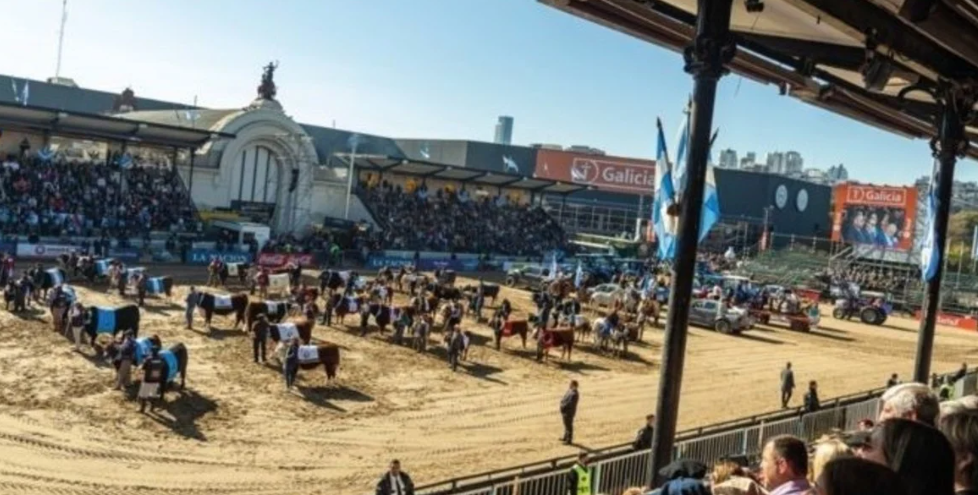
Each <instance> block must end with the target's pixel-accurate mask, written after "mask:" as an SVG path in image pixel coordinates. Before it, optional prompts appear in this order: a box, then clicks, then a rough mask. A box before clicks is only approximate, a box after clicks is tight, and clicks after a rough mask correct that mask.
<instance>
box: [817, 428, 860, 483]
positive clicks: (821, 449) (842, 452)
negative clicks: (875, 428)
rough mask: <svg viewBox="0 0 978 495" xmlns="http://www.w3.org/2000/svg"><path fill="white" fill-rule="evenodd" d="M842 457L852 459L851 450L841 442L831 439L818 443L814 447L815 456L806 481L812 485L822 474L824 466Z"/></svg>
mask: <svg viewBox="0 0 978 495" xmlns="http://www.w3.org/2000/svg"><path fill="white" fill-rule="evenodd" d="M842 457H852V450H851V449H850V448H849V447H848V446H847V445H846V444H845V443H843V442H842V441H841V440H837V439H834V438H833V439H830V440H825V441H823V442H819V443H818V444H817V445H816V446H815V455H813V456H812V469H811V471H810V472H809V476H808V480H809V481H811V482H813V483H814V482H815V481H816V480H818V477H819V476H820V475H821V474H822V470H823V469H825V465H826V464H828V463H829V462H831V461H833V460H835V459H839V458H842Z"/></svg>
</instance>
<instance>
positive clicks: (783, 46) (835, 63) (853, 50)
mask: <svg viewBox="0 0 978 495" xmlns="http://www.w3.org/2000/svg"><path fill="white" fill-rule="evenodd" d="M736 35H737V37H738V38H740V39H742V40H745V41H749V42H751V43H756V44H758V45H762V46H766V47H768V48H771V49H774V50H777V51H778V52H781V53H783V54H785V55H789V56H791V57H795V58H798V59H808V60H811V61H812V62H814V63H816V64H823V65H831V66H832V67H838V68H840V69H846V70H851V71H857V72H858V71H859V69H860V68H862V66H863V64H864V63H866V49H865V48H859V47H855V46H842V45H836V44H833V43H821V42H817V41H804V40H799V39H795V38H784V37H780V36H767V35H763V34H757V33H745V32H739V33H736Z"/></svg>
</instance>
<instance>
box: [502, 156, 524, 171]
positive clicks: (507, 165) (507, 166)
mask: <svg viewBox="0 0 978 495" xmlns="http://www.w3.org/2000/svg"><path fill="white" fill-rule="evenodd" d="M503 172H506V173H507V174H518V173H520V166H519V165H517V164H516V160H513V157H511V156H506V155H503Z"/></svg>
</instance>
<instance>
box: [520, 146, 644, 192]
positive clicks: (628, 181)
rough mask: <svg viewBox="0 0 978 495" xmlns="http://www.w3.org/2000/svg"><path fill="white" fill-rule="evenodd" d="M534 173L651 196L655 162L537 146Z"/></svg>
mask: <svg viewBox="0 0 978 495" xmlns="http://www.w3.org/2000/svg"><path fill="white" fill-rule="evenodd" d="M536 176H537V177H540V178H543V179H550V180H559V181H563V182H573V183H575V184H583V185H587V186H592V187H594V188H596V189H598V190H601V191H610V192H617V193H626V194H636V195H643V194H644V195H651V194H652V187H653V185H654V184H655V162H653V161H651V160H641V159H637V158H620V157H615V156H602V155H588V154H584V153H573V152H569V151H560V150H548V149H541V150H540V151H538V152H537V162H536Z"/></svg>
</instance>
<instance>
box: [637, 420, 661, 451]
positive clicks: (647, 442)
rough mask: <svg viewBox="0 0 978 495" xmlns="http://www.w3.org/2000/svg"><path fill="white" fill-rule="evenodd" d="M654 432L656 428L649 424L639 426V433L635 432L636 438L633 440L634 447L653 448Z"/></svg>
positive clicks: (638, 448)
mask: <svg viewBox="0 0 978 495" xmlns="http://www.w3.org/2000/svg"><path fill="white" fill-rule="evenodd" d="M654 432H655V429H654V428H652V427H651V426H649V425H645V426H643V427H642V428H639V430H638V433H636V434H635V440H633V441H632V448H633V449H635V450H642V449H648V448H651V447H652V435H653V433H654Z"/></svg>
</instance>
